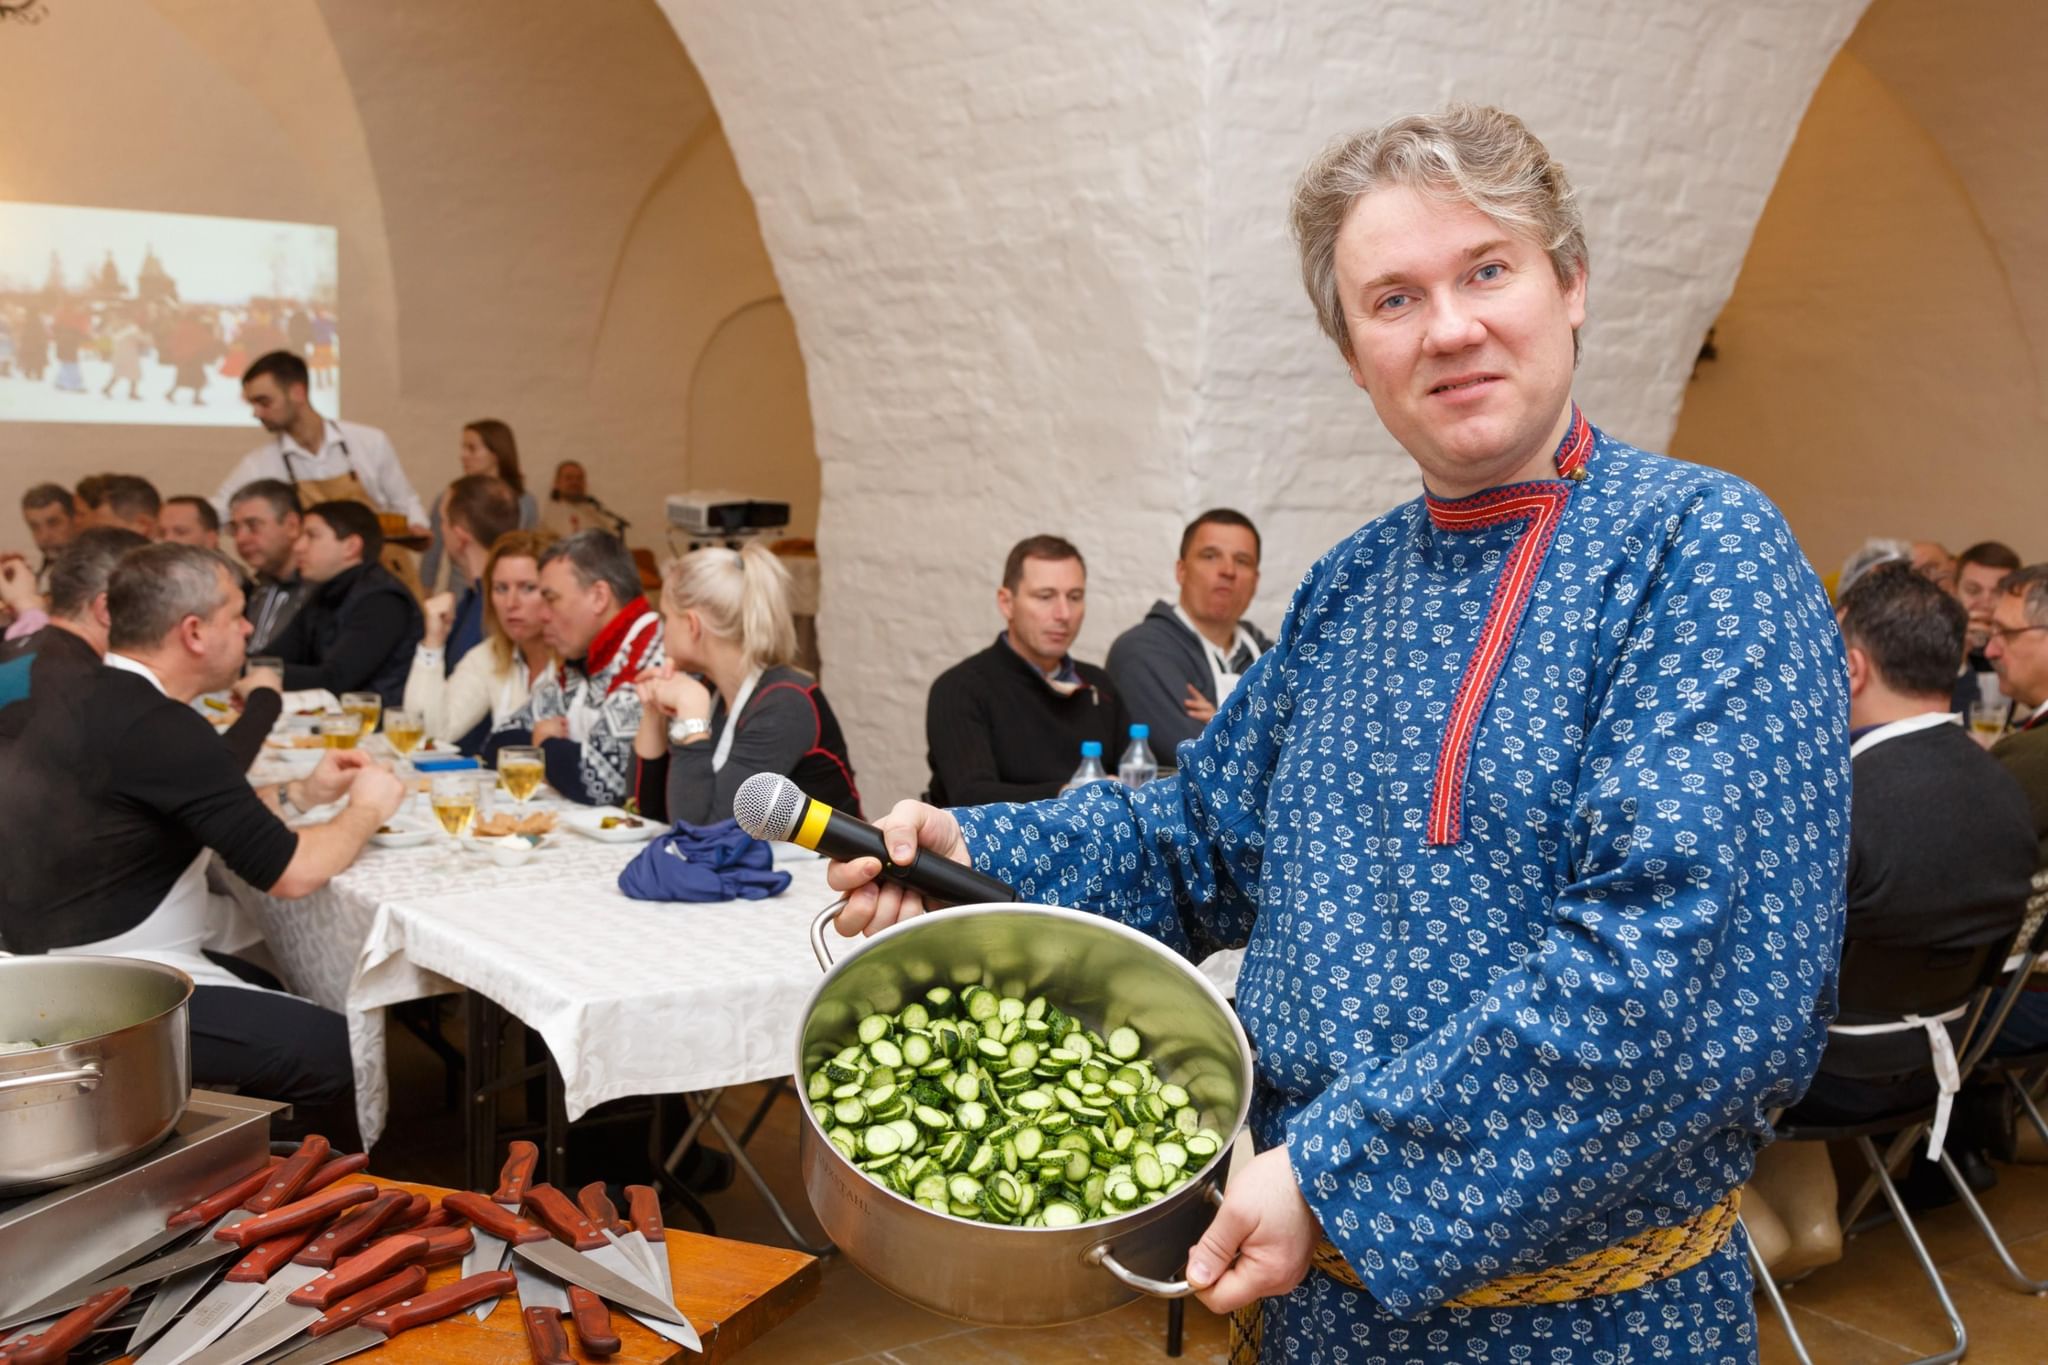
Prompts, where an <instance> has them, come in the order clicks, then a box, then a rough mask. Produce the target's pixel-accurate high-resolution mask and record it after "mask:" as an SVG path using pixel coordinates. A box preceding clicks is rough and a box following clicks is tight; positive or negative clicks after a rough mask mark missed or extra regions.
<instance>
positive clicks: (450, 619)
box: [420, 592, 455, 649]
mask: <svg viewBox="0 0 2048 1365" xmlns="http://www.w3.org/2000/svg"><path fill="white" fill-rule="evenodd" d="M420 614H421V615H422V616H424V617H426V620H427V633H426V635H425V636H423V637H422V638H421V640H420V643H421V644H423V645H425V646H426V647H427V648H428V649H440V648H441V647H442V646H443V645H446V644H447V643H448V636H449V634H450V633H451V632H452V631H453V630H454V629H455V594H454V593H452V592H437V593H435V594H434V595H433V596H432V597H429V598H428V599H427V600H426V601H424V602H422V603H420Z"/></svg>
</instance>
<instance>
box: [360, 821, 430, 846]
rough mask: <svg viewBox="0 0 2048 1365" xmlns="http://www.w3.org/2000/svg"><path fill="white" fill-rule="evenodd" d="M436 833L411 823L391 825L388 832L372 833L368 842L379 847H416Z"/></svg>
mask: <svg viewBox="0 0 2048 1365" xmlns="http://www.w3.org/2000/svg"><path fill="white" fill-rule="evenodd" d="M436 833H437V831H435V830H431V829H420V828H418V827H416V826H413V825H393V826H392V827H391V833H389V834H372V835H371V836H370V842H371V843H373V844H376V845H378V846H379V847H380V848H418V847H419V846H420V845H421V844H424V843H425V842H427V840H429V839H431V838H433V837H434V835H435V834H436Z"/></svg>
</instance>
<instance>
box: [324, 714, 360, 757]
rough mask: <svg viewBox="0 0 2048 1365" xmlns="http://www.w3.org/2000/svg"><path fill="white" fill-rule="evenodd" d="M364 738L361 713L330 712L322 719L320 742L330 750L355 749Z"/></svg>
mask: <svg viewBox="0 0 2048 1365" xmlns="http://www.w3.org/2000/svg"><path fill="white" fill-rule="evenodd" d="M362 737H363V718H362V715H361V714H360V713H359V712H355V711H340V712H329V713H328V714H326V715H324V716H322V717H320V741H321V743H322V744H324V745H326V747H328V748H330V749H353V748H355V747H356V744H357V742H358V741H360V740H361V739H362Z"/></svg>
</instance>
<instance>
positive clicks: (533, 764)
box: [498, 748, 548, 806]
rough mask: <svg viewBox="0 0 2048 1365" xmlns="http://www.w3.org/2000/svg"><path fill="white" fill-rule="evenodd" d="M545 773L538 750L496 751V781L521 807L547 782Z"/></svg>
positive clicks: (514, 749)
mask: <svg viewBox="0 0 2048 1365" xmlns="http://www.w3.org/2000/svg"><path fill="white" fill-rule="evenodd" d="M547 771H548V770H547V765H546V763H544V762H543V761H542V759H541V752H540V750H538V749H533V748H508V749H500V750H498V780H499V781H500V782H503V783H504V784H505V790H506V791H508V792H510V793H511V794H512V799H513V800H514V801H516V802H518V803H519V804H520V805H521V806H524V805H525V804H526V803H527V801H528V800H529V799H531V798H532V796H533V794H534V793H535V792H537V791H539V790H540V784H541V783H542V782H544V781H546V780H547Z"/></svg>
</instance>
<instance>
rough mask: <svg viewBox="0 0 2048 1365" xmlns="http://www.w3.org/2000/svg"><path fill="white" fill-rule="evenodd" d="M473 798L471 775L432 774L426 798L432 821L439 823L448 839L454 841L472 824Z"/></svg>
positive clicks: (464, 773)
mask: <svg viewBox="0 0 2048 1365" xmlns="http://www.w3.org/2000/svg"><path fill="white" fill-rule="evenodd" d="M476 798H477V782H476V774H475V773H474V772H458V773H436V774H434V781H433V783H432V785H431V786H430V787H429V788H428V795H427V800H428V801H429V802H430V803H431V804H432V805H433V808H434V818H435V819H436V820H438V821H440V822H441V828H442V829H443V830H445V831H447V833H448V837H449V838H451V839H457V840H459V839H461V838H462V835H463V833H464V831H466V830H468V828H469V827H470V826H471V825H473V824H475V823H476Z"/></svg>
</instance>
